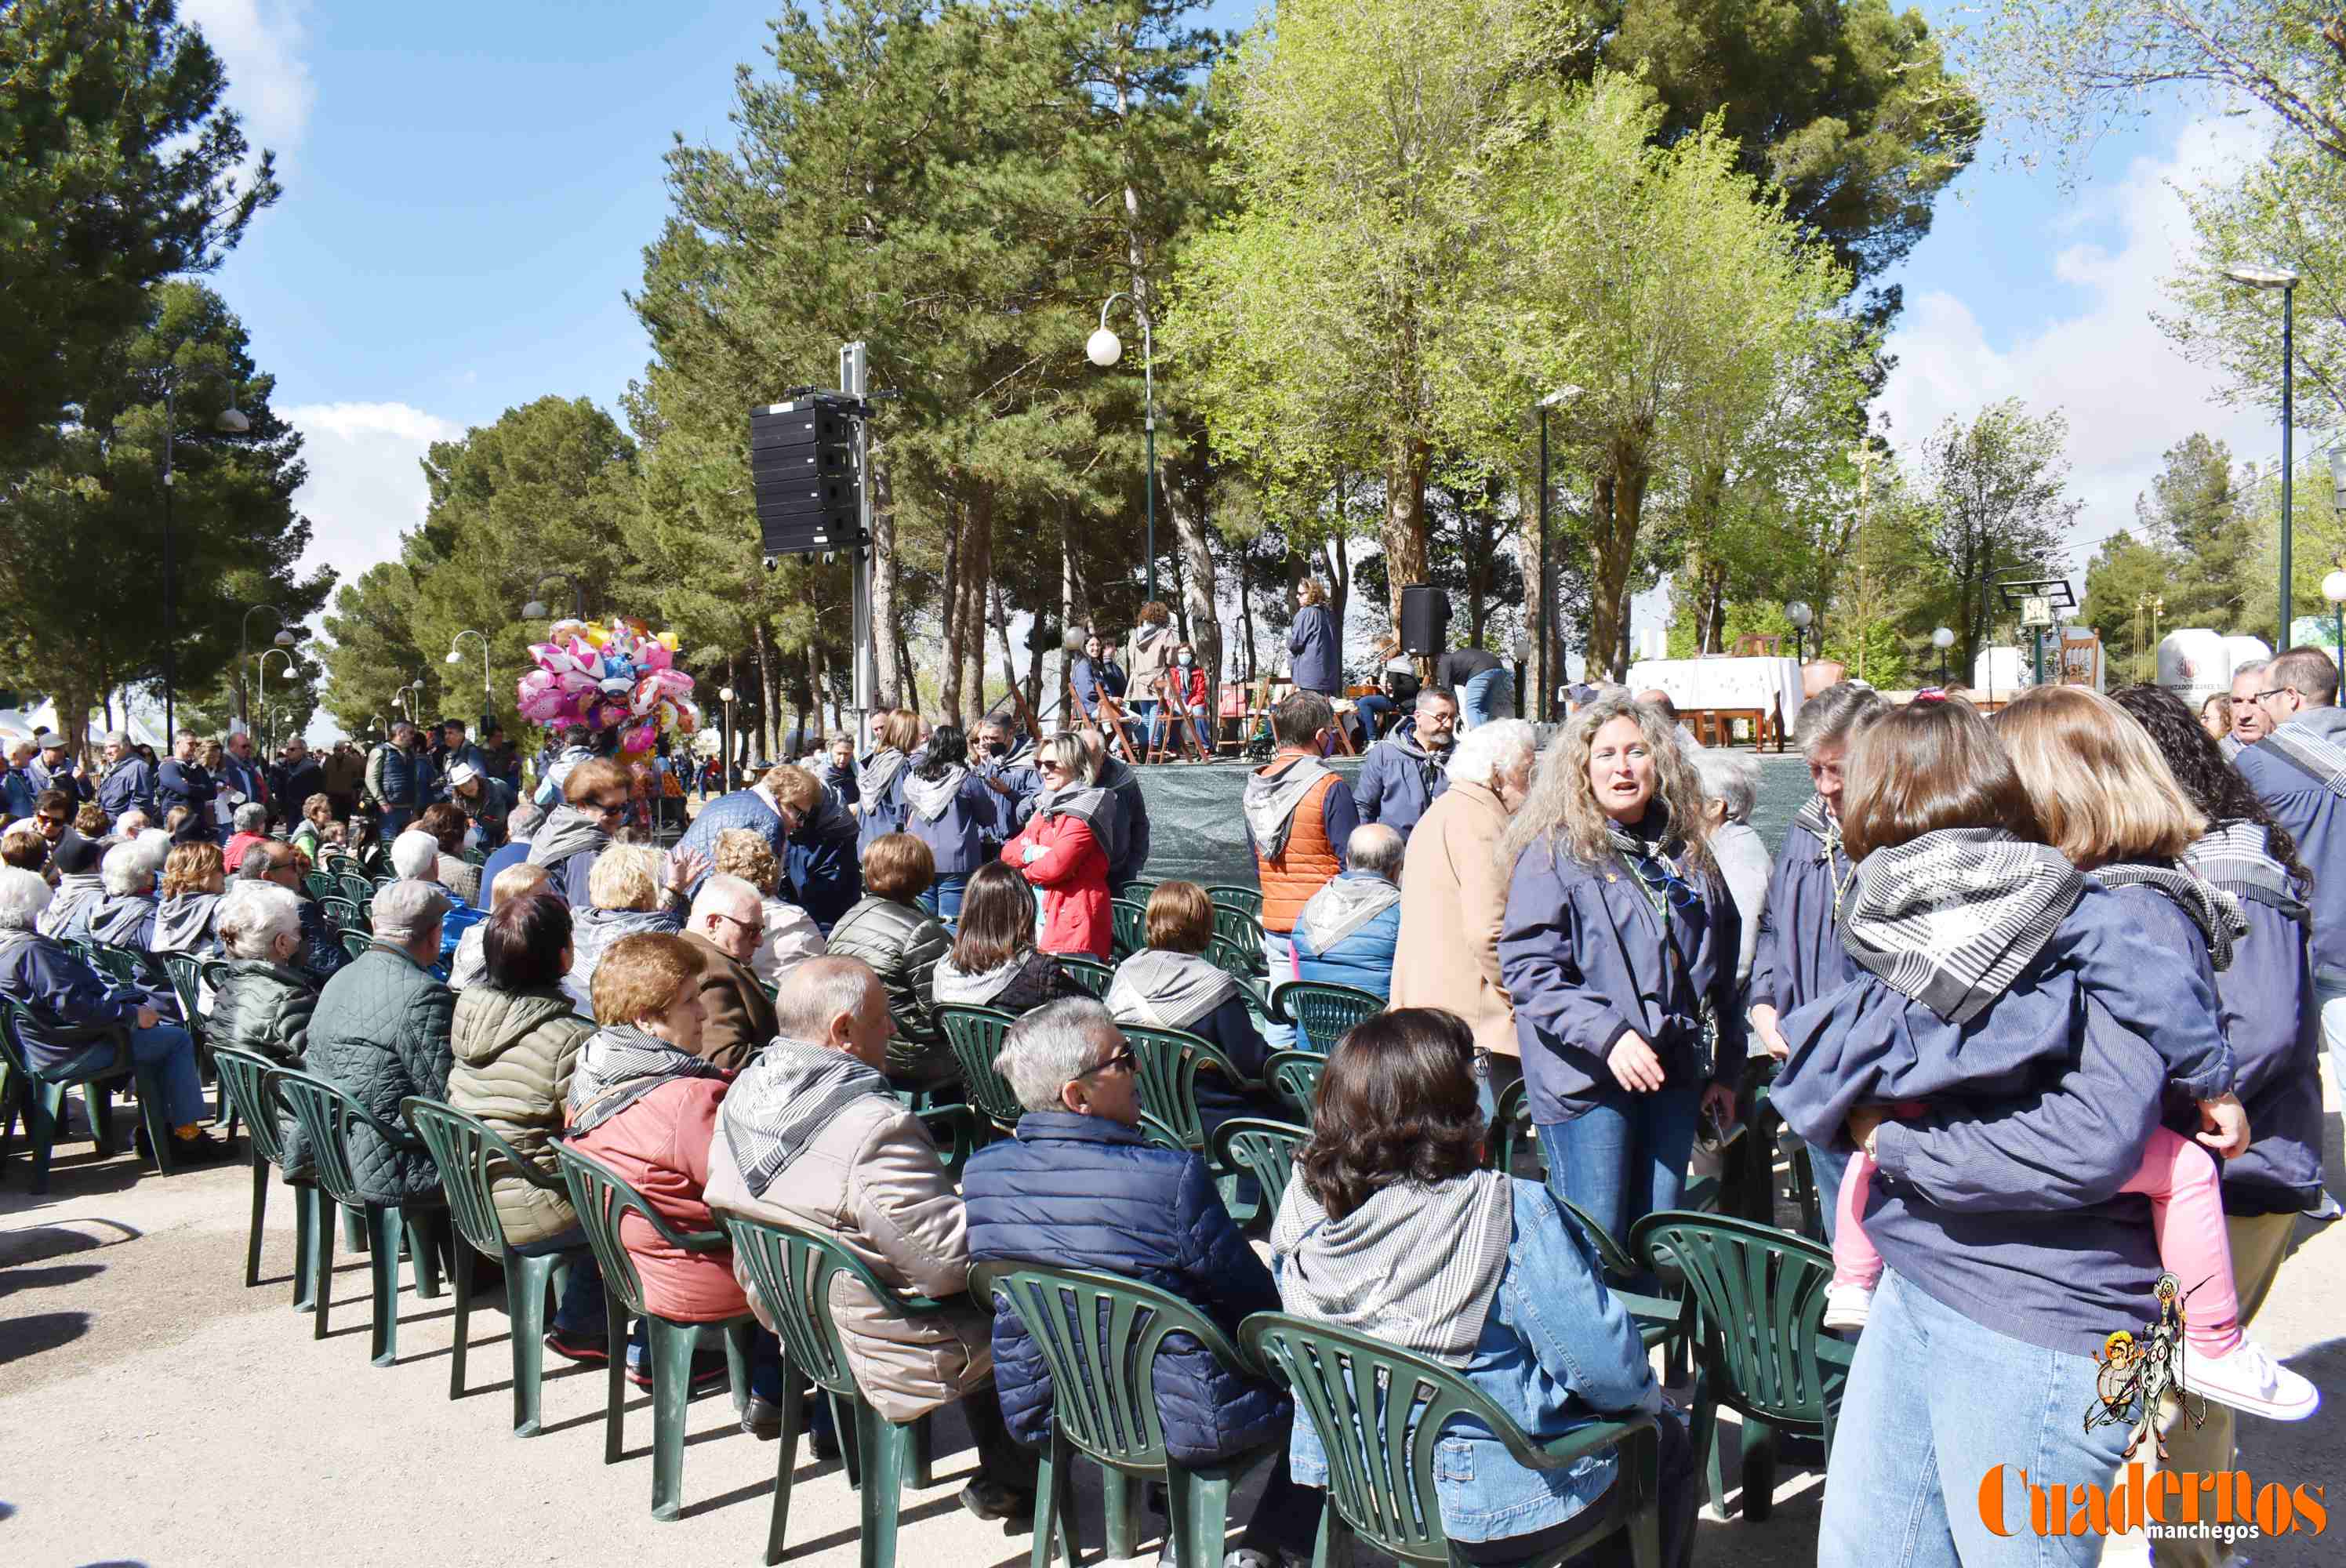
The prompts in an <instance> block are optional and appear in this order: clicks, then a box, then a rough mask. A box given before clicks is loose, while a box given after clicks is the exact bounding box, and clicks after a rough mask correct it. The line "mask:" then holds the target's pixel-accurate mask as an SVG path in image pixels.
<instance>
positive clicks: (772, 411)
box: [750, 397, 862, 559]
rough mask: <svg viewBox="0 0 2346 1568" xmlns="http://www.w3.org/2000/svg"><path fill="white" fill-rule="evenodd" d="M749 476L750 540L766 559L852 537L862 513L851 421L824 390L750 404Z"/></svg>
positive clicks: (830, 546) (839, 545)
mask: <svg viewBox="0 0 2346 1568" xmlns="http://www.w3.org/2000/svg"><path fill="white" fill-rule="evenodd" d="M750 487H751V489H752V490H753V491H754V492H755V493H756V495H757V503H758V542H759V548H760V553H762V554H763V555H766V556H767V557H768V558H769V559H770V558H771V557H773V556H776V555H817V554H820V553H821V552H824V551H829V550H841V549H845V548H846V547H848V546H849V545H852V544H855V543H856V542H857V539H858V530H859V528H860V526H861V524H862V487H861V485H860V484H858V482H857V478H856V473H855V421H854V416H853V415H852V414H851V413H849V412H847V411H846V409H845V407H844V406H842V405H841V402H839V401H837V400H833V399H829V398H820V397H811V398H799V399H797V400H795V401H793V402H781V403H775V404H773V405H772V406H771V407H769V408H760V409H752V410H750Z"/></svg>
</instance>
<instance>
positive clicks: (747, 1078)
mask: <svg viewBox="0 0 2346 1568" xmlns="http://www.w3.org/2000/svg"><path fill="white" fill-rule="evenodd" d="M887 1092H888V1080H887V1079H885V1078H883V1077H882V1076H881V1075H880V1074H879V1072H878V1071H877V1070H876V1069H874V1068H872V1067H869V1066H867V1065H865V1064H863V1063H862V1062H860V1061H858V1060H857V1059H856V1058H854V1057H852V1056H851V1055H849V1054H847V1053H846V1052H844V1051H834V1050H831V1049H830V1048H828V1047H826V1046H821V1045H810V1044H806V1043H805V1042H804V1041H801V1040H790V1039H785V1038H783V1037H781V1036H779V1035H778V1036H776V1037H775V1038H774V1039H773V1040H772V1041H770V1042H769V1043H768V1044H767V1045H766V1047H765V1049H763V1050H762V1051H760V1052H759V1053H758V1054H757V1056H756V1057H755V1058H754V1059H752V1060H751V1062H750V1064H749V1065H748V1066H747V1067H744V1068H742V1069H741V1075H740V1076H739V1078H737V1079H735V1080H734V1081H733V1087H732V1088H731V1089H730V1090H729V1091H728V1092H727V1094H726V1095H725V1103H724V1104H723V1105H719V1107H718V1109H717V1131H718V1133H719V1135H721V1136H722V1137H723V1138H724V1139H725V1146H726V1147H727V1148H729V1149H730V1150H731V1151H732V1153H733V1164H734V1166H736V1168H738V1169H739V1171H740V1173H741V1179H742V1180H743V1181H744V1182H746V1183H748V1184H749V1187H750V1192H752V1193H753V1194H755V1195H756V1196H760V1197H763V1196H766V1189H767V1188H768V1187H769V1186H772V1185H773V1182H774V1178H775V1177H776V1176H780V1175H781V1174H782V1172H783V1171H785V1170H787V1169H788V1168H790V1162H791V1161H792V1160H795V1159H797V1158H798V1157H799V1156H801V1155H802V1154H804V1153H806V1151H807V1150H808V1148H809V1147H811V1145H813V1143H814V1141H815V1139H816V1138H817V1137H818V1136H820V1135H821V1133H822V1130H823V1129H824V1128H825V1127H827V1126H829V1125H831V1120H832V1118H834V1117H835V1116H837V1115H839V1113H840V1112H841V1111H843V1110H845V1109H846V1108H847V1107H848V1106H850V1105H853V1104H854V1103H855V1102H856V1101H858V1100H860V1099H862V1098H863V1097H864V1096H865V1095H885V1094H886V1093H887Z"/></svg>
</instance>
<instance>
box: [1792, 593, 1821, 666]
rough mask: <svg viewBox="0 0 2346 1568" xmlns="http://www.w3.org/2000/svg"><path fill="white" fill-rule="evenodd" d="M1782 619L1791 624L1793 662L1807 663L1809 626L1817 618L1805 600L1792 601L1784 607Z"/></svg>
mask: <svg viewBox="0 0 2346 1568" xmlns="http://www.w3.org/2000/svg"><path fill="white" fill-rule="evenodd" d="M1784 618H1785V619H1786V620H1788V621H1790V622H1791V623H1792V657H1793V659H1794V661H1795V662H1797V663H1800V664H1806V663H1807V662H1808V658H1809V654H1808V635H1809V624H1810V623H1811V622H1812V621H1814V620H1815V619H1816V618H1817V613H1816V611H1814V610H1812V609H1811V608H1809V606H1808V601H1806V600H1805V599H1794V600H1793V601H1792V602H1791V603H1790V604H1789V605H1786V606H1784Z"/></svg>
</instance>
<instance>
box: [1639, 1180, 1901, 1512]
mask: <svg viewBox="0 0 2346 1568" xmlns="http://www.w3.org/2000/svg"><path fill="white" fill-rule="evenodd" d="M1629 1250H1630V1251H1631V1252H1633V1253H1635V1254H1636V1255H1637V1257H1640V1258H1643V1259H1645V1260H1646V1262H1647V1266H1648V1267H1649V1268H1660V1267H1662V1266H1664V1265H1668V1267H1671V1268H1675V1269H1676V1270H1677V1271H1678V1275H1679V1277H1680V1278H1682V1279H1683V1280H1684V1281H1685V1284H1686V1290H1687V1293H1688V1296H1689V1297H1690V1298H1692V1299H1693V1301H1694V1303H1695V1305H1696V1307H1697V1308H1698V1316H1697V1319H1696V1329H1695V1360H1696V1365H1697V1367H1698V1370H1699V1373H1700V1376H1699V1379H1698V1382H1697V1384H1696V1389H1695V1410H1694V1426H1693V1429H1692V1431H1691V1434H1690V1435H1691V1436H1692V1438H1693V1440H1694V1443H1695V1447H1696V1450H1697V1451H1698V1452H1700V1453H1702V1454H1704V1455H1705V1460H1704V1469H1705V1480H1706V1484H1707V1486H1708V1489H1709V1501H1710V1502H1712V1503H1713V1504H1715V1505H1716V1506H1717V1507H1718V1508H1719V1510H1720V1512H1726V1509H1727V1494H1726V1489H1725V1486H1724V1481H1725V1476H1724V1466H1723V1463H1722V1456H1721V1454H1720V1451H1719V1450H1720V1443H1719V1406H1721V1405H1725V1406H1726V1407H1727V1408H1728V1409H1729V1410H1734V1411H1735V1412H1737V1413H1738V1414H1739V1415H1740V1416H1741V1417H1742V1418H1743V1512H1744V1513H1745V1514H1746V1515H1747V1516H1748V1517H1749V1518H1750V1519H1752V1520H1753V1521H1755V1522H1757V1521H1760V1520H1764V1519H1766V1518H1767V1517H1768V1515H1769V1512H1770V1510H1771V1509H1772V1507H1773V1506H1774V1502H1775V1492H1776V1457H1777V1456H1776V1450H1777V1442H1778V1440H1779V1438H1780V1437H1781V1436H1785V1435H1790V1436H1794V1437H1806V1438H1815V1439H1817V1440H1819V1441H1821V1442H1822V1443H1823V1444H1824V1446H1825V1451H1827V1452H1828V1453H1830V1452H1831V1450H1832V1433H1833V1421H1834V1420H1835V1417H1836V1415H1837V1413H1838V1410H1839V1406H1840V1403H1841V1385H1842V1384H1843V1383H1844V1382H1846V1381H1847V1380H1848V1376H1849V1363H1850V1358H1851V1354H1852V1353H1853V1352H1854V1350H1855V1349H1856V1348H1855V1347H1854V1346H1853V1345H1850V1344H1847V1343H1845V1342H1843V1341H1841V1340H1839V1339H1833V1338H1831V1336H1829V1335H1827V1334H1825V1333H1824V1331H1823V1329H1824V1311H1825V1287H1826V1285H1828V1284H1829V1283H1831V1279H1832V1254H1831V1252H1828V1251H1827V1250H1826V1249H1825V1248H1824V1247H1821V1246H1819V1245H1818V1244H1816V1243H1815V1242H1813V1241H1811V1240H1809V1239H1808V1238H1807V1237H1800V1236H1794V1235H1793V1234H1791V1233H1790V1231H1784V1230H1778V1229H1776V1228H1775V1227H1772V1226H1766V1225H1754V1224H1752V1223H1751V1222H1750V1221H1749V1220H1744V1219H1729V1218H1724V1217H1719V1216H1717V1215H1704V1214H1692V1213H1688V1212H1687V1211H1685V1210H1682V1209H1665V1210H1663V1211H1662V1212H1661V1213H1659V1214H1649V1215H1647V1217H1645V1218H1643V1219H1641V1220H1639V1221H1638V1222H1637V1227H1636V1228H1635V1229H1633V1230H1631V1231H1630V1233H1629Z"/></svg>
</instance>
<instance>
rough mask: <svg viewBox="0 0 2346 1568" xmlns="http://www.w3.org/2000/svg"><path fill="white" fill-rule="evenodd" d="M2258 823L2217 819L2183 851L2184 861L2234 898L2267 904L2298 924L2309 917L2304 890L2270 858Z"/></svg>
mask: <svg viewBox="0 0 2346 1568" xmlns="http://www.w3.org/2000/svg"><path fill="white" fill-rule="evenodd" d="M2270 846H2271V840H2270V839H2269V838H2268V837H2267V836H2266V833H2265V828H2264V824H2263V823H2261V822H2248V821H2234V822H2219V823H2218V824H2216V826H2214V827H2213V828H2210V829H2209V830H2208V832H2207V833H2206V835H2205V836H2204V837H2202V838H2201V839H2200V840H2198V842H2197V843H2195V844H2193V845H2192V846H2191V847H2190V848H2189V849H2188V850H2184V851H2183V860H2184V863H2185V864H2187V865H2188V866H2189V867H2190V868H2191V869H2192V870H2193V871H2197V872H2198V873H2199V874H2200V875H2201V876H2203V877H2205V878H2207V879H2208V881H2211V882H2213V883H2215V884H2216V885H2217V886H2218V887H2219V888H2221V889H2223V890H2224V891H2226V892H2228V893H2230V894H2231V895H2232V896H2233V897H2234V898H2239V899H2254V900H2255V901H2257V902H2259V903H2262V904H2270V905H2271V906H2272V907H2273V908H2274V909H2277V910H2279V911H2280V912H2281V913H2283V914H2285V915H2287V916H2288V917H2289V918H2290V919H2291V920H2293V921H2300V923H2302V922H2305V921H2310V920H2311V918H2312V917H2311V915H2310V912H2309V911H2307V909H2306V907H2305V890H2304V889H2303V888H2301V887H2300V886H2299V885H2298V883H2297V880H2296V879H2295V878H2293V877H2291V876H2290V874H2289V868H2288V867H2286V866H2284V865H2282V864H2281V863H2280V861H2279V860H2275V859H2273V855H2272V850H2271V847H2270Z"/></svg>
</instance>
